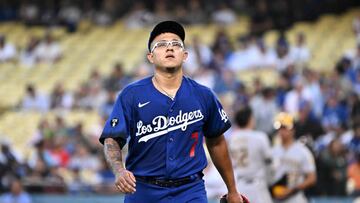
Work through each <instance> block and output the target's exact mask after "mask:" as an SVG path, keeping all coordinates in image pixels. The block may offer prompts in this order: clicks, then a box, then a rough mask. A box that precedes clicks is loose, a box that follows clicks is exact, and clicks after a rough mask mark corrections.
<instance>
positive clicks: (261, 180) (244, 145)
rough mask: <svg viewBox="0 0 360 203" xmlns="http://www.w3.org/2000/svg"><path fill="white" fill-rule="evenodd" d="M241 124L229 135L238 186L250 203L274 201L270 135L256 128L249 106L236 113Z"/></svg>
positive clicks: (237, 120) (237, 123)
mask: <svg viewBox="0 0 360 203" xmlns="http://www.w3.org/2000/svg"><path fill="white" fill-rule="evenodd" d="M235 122H236V125H237V126H238V127H239V128H237V129H235V130H234V131H233V132H232V134H231V136H230V138H229V150H230V154H231V158H232V162H233V168H234V172H235V177H236V180H237V187H238V189H239V190H240V191H241V192H242V193H244V194H245V195H246V196H247V197H248V198H249V200H250V202H251V203H271V202H272V200H271V196H270V193H269V190H268V186H267V181H266V180H267V177H266V175H267V174H268V171H267V170H269V168H270V165H271V147H270V142H269V138H268V137H267V135H266V134H265V133H263V132H261V131H255V130H253V129H254V126H255V119H254V117H253V115H252V110H251V109H250V108H249V107H244V108H242V109H240V110H239V111H238V112H236V114H235Z"/></svg>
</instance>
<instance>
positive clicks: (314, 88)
mask: <svg viewBox="0 0 360 203" xmlns="http://www.w3.org/2000/svg"><path fill="white" fill-rule="evenodd" d="M303 75H304V77H305V80H306V83H305V85H304V90H303V94H304V98H306V100H307V101H308V102H309V105H310V106H311V108H312V111H313V113H314V114H315V116H316V117H317V118H320V117H321V115H322V113H323V109H324V105H325V104H324V95H323V92H322V90H321V85H320V82H319V81H320V77H319V74H318V73H316V72H315V71H312V70H310V69H305V70H304V71H303Z"/></svg>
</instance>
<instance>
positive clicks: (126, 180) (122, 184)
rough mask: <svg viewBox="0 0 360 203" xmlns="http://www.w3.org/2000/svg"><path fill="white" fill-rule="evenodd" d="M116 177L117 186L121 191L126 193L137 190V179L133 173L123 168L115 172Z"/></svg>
mask: <svg viewBox="0 0 360 203" xmlns="http://www.w3.org/2000/svg"><path fill="white" fill-rule="evenodd" d="M115 177H116V178H115V186H116V187H117V188H118V189H119V190H120V192H122V193H125V194H128V193H134V192H136V189H135V187H136V179H135V176H134V174H133V173H131V172H130V171H128V170H126V169H125V168H123V169H120V170H119V171H118V172H117V173H116V174H115Z"/></svg>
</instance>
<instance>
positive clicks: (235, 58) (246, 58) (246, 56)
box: [226, 36, 259, 71]
mask: <svg viewBox="0 0 360 203" xmlns="http://www.w3.org/2000/svg"><path fill="white" fill-rule="evenodd" d="M251 38H252V37H251V36H240V37H239V38H238V39H237V43H238V46H237V48H236V49H235V50H234V52H232V53H231V55H229V57H228V58H227V60H226V65H227V67H229V68H230V69H231V70H233V71H239V70H246V69H248V68H249V67H251V66H252V63H253V62H254V60H256V61H259V60H258V58H254V56H255V54H256V47H255V46H253V44H252V42H251ZM255 57H257V56H255Z"/></svg>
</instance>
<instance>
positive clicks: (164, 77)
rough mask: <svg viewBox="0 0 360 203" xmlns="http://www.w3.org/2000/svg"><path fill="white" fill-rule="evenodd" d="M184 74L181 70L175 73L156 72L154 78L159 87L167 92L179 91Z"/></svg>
mask: <svg viewBox="0 0 360 203" xmlns="http://www.w3.org/2000/svg"><path fill="white" fill-rule="evenodd" d="M182 77H183V72H182V70H181V69H180V70H179V71H175V72H171V73H169V72H162V71H155V74H154V78H155V82H156V83H157V84H156V85H157V86H160V87H161V88H162V89H165V90H177V89H179V87H180V85H181V81H182Z"/></svg>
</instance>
